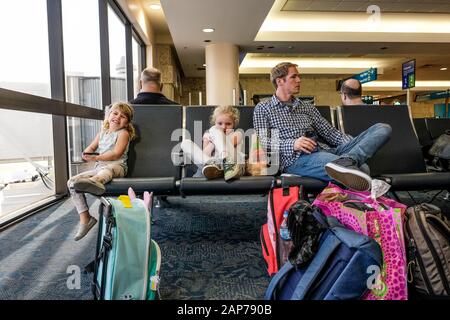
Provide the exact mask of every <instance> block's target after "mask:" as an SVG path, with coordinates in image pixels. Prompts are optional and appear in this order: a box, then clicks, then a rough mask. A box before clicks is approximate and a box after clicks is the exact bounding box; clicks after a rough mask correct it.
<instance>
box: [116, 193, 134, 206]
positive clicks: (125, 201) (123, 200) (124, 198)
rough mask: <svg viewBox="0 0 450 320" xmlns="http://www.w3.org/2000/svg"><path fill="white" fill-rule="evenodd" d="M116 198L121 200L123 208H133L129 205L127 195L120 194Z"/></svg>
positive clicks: (129, 201)
mask: <svg viewBox="0 0 450 320" xmlns="http://www.w3.org/2000/svg"><path fill="white" fill-rule="evenodd" d="M117 200H119V201H121V202H122V204H123V207H124V208H133V206H132V205H131V199H130V197H129V196H125V195H121V196H119V197H118V198H117Z"/></svg>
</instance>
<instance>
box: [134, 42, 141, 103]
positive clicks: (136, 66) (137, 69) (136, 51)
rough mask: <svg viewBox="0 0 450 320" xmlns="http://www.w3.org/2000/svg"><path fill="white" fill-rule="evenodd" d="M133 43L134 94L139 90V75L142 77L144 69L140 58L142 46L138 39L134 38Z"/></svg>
mask: <svg viewBox="0 0 450 320" xmlns="http://www.w3.org/2000/svg"><path fill="white" fill-rule="evenodd" d="M132 45H133V92H134V96H135V97H136V95H137V94H138V92H139V77H140V71H141V70H142V65H141V61H140V59H139V57H140V55H141V46H140V45H139V43H138V42H137V41H136V39H134V38H133V41H132Z"/></svg>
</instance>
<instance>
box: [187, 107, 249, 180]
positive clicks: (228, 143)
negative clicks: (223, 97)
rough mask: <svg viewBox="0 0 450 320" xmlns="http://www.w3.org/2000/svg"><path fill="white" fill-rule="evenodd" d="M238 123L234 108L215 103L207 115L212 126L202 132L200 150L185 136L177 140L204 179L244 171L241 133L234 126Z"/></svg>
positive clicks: (231, 176)
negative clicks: (181, 139)
mask: <svg viewBox="0 0 450 320" xmlns="http://www.w3.org/2000/svg"><path fill="white" fill-rule="evenodd" d="M238 123H239V110H238V109H237V108H235V107H233V106H219V107H217V108H215V109H214V111H213V113H212V115H211V125H212V127H211V128H210V129H209V130H207V131H206V132H205V134H204V135H203V150H202V149H201V148H200V147H199V146H198V145H197V144H195V143H194V142H193V141H192V140H189V139H185V140H183V142H182V143H181V149H182V150H183V153H184V154H186V155H187V157H188V158H189V159H191V160H192V161H193V162H194V164H196V165H197V167H198V171H201V173H202V174H201V175H203V176H204V177H206V178H207V179H215V178H221V177H224V178H225V180H231V179H237V178H239V177H241V176H242V175H244V173H245V154H244V152H243V134H242V132H241V131H242V130H240V131H237V130H235V128H236V127H237V125H238ZM196 176H197V174H196Z"/></svg>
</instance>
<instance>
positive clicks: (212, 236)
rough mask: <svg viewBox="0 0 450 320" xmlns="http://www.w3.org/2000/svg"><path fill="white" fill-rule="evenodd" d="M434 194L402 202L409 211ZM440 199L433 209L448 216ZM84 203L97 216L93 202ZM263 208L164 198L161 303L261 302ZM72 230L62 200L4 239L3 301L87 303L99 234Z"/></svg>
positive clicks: (256, 202)
mask: <svg viewBox="0 0 450 320" xmlns="http://www.w3.org/2000/svg"><path fill="white" fill-rule="evenodd" d="M435 194H436V191H430V192H412V193H410V194H408V193H400V196H401V200H402V202H404V203H405V204H407V205H412V204H413V203H414V201H416V202H425V201H430V200H432V198H433V196H434V195H435ZM444 195H445V192H444V193H441V194H440V195H438V196H437V197H436V198H435V199H434V202H433V203H434V204H436V205H438V206H440V207H441V209H442V210H443V212H444V213H446V214H447V216H450V201H449V200H448V199H444ZM410 196H412V197H413V199H411V197H410ZM89 200H90V203H93V205H92V212H94V215H95V216H97V211H98V201H96V200H95V198H92V197H91V198H90V199H89ZM413 200H414V201H413ZM266 203H267V197H261V196H220V197H219V196H215V197H205V196H202V197H188V198H185V199H183V198H180V197H169V204H163V207H162V208H156V209H155V211H154V220H155V224H154V225H153V226H152V228H153V229H152V238H153V239H154V240H156V241H157V242H158V244H159V245H160V247H161V252H162V266H161V276H162V279H161V290H160V294H161V298H162V299H165V300H172V299H208V300H213V299H223V300H226V299H230V300H235V299H242V300H245V299H262V298H263V296H264V292H265V289H266V288H267V285H268V283H269V280H270V279H269V277H268V275H267V273H266V271H265V264H264V261H263V258H262V255H261V246H260V242H259V231H260V227H261V225H262V224H263V223H264V222H265V220H266V206H267V204H266ZM77 224H78V216H77V214H76V212H75V210H74V208H73V206H72V203H71V201H70V200H69V199H67V200H65V201H63V202H60V203H59V204H57V205H54V206H52V207H51V208H48V209H46V210H44V211H42V212H40V213H38V214H36V215H33V216H31V217H30V218H28V219H26V220H25V221H23V222H21V223H18V224H16V225H14V226H12V227H10V228H9V229H7V230H4V231H2V232H1V233H0V243H1V246H0V299H69V300H73V299H92V298H93V297H92V294H91V292H90V282H91V279H92V274H85V273H83V268H84V266H85V265H87V264H88V263H89V262H90V261H91V260H92V259H93V256H94V253H95V242H96V236H97V226H96V227H95V228H94V229H93V230H92V231H91V232H90V233H89V234H88V235H87V236H86V237H85V238H84V239H82V240H81V241H79V242H75V241H73V240H72V238H73V236H74V234H75V232H76V229H77ZM78 276H79V277H78Z"/></svg>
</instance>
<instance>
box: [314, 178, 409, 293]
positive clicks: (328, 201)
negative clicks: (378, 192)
mask: <svg viewBox="0 0 450 320" xmlns="http://www.w3.org/2000/svg"><path fill="white" fill-rule="evenodd" d="M313 205H315V206H317V207H319V208H320V209H322V211H323V213H324V214H325V215H329V216H334V217H336V218H337V219H338V220H339V221H340V222H341V223H342V224H343V225H345V226H346V227H347V228H349V229H351V230H354V231H356V232H358V233H361V234H364V235H367V236H369V237H371V238H373V239H375V240H376V241H377V242H378V244H379V245H380V247H381V249H382V251H383V266H382V269H381V270H368V276H369V279H368V283H367V284H368V286H369V288H370V289H371V290H370V291H369V292H368V293H367V294H366V296H365V297H364V299H365V300H407V299H408V289H407V274H406V270H407V268H406V266H407V260H406V251H405V241H404V236H403V223H404V213H405V211H406V206H405V205H403V204H401V203H398V202H396V201H394V200H392V199H388V198H385V197H379V198H377V199H376V200H374V199H372V198H371V197H370V192H355V191H350V190H344V189H342V188H340V187H338V186H336V185H334V184H332V183H330V184H329V185H328V187H326V188H325V189H324V190H323V191H322V192H321V193H320V195H318V196H317V198H316V200H315V201H314V202H313ZM371 272H373V274H374V277H372V278H371V277H370V275H371ZM371 280H373V281H371Z"/></svg>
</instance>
